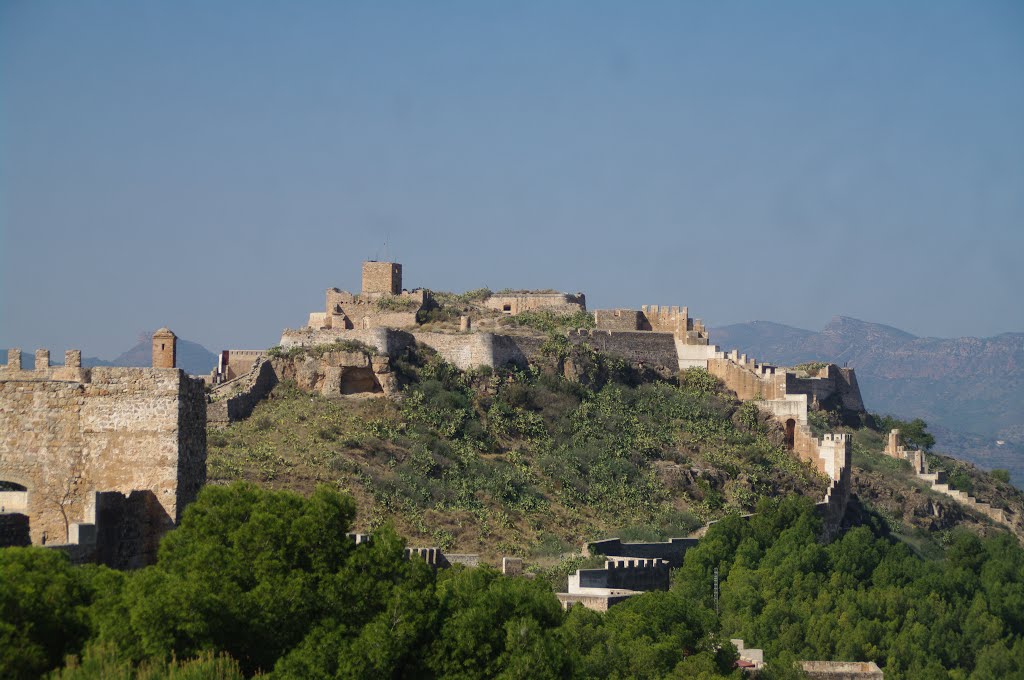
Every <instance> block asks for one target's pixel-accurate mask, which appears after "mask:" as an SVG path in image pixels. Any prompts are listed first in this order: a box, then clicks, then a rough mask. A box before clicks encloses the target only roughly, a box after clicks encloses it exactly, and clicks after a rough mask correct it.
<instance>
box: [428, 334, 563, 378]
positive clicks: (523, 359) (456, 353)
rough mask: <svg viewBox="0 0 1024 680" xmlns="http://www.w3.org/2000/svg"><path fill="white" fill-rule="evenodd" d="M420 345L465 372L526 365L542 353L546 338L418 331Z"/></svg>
mask: <svg viewBox="0 0 1024 680" xmlns="http://www.w3.org/2000/svg"><path fill="white" fill-rule="evenodd" d="M412 335H413V337H414V338H416V340H417V342H420V343H422V344H424V345H426V346H427V347H430V348H431V349H433V350H434V351H436V352H437V353H438V354H440V355H441V357H442V358H443V359H444V360H445V361H447V362H448V363H450V364H452V365H453V366H455V367H457V368H459V369H460V370H463V371H466V370H469V369H471V368H476V367H477V366H490V367H491V368H500V367H502V366H508V365H515V366H526V365H527V363H528V362H529V361H530V360H531V359H532V358H534V357H536V356H537V355H538V354H539V353H540V347H541V345H542V344H543V342H544V339H543V338H535V337H532V336H527V335H495V334H494V333H458V334H456V333H435V332H423V331H416V332H414V333H413V334H412Z"/></svg>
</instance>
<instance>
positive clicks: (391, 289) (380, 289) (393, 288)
mask: <svg viewBox="0 0 1024 680" xmlns="http://www.w3.org/2000/svg"><path fill="white" fill-rule="evenodd" d="M401 292H402V265H400V264H398V263H397V262H374V261H372V260H371V261H367V262H363V290H362V297H364V298H366V299H367V300H372V299H375V298H379V297H381V296H383V295H400V294H401Z"/></svg>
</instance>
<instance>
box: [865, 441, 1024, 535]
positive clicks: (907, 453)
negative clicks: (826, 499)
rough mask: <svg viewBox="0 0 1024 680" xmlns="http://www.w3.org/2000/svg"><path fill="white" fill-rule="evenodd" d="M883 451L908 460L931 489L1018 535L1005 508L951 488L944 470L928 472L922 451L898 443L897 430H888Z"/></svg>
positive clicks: (1016, 528)
mask: <svg viewBox="0 0 1024 680" xmlns="http://www.w3.org/2000/svg"><path fill="white" fill-rule="evenodd" d="M884 453H885V454H886V455H887V456H889V457H891V458H896V459H898V460H905V461H908V462H909V463H910V465H911V467H912V468H913V470H914V474H915V475H916V476H917V478H918V479H920V480H921V481H923V482H926V483H927V484H928V485H929V486H930V487H931V490H932V491H935V492H937V493H941V494H944V495H946V496H949V497H950V498H952V499H953V500H955V501H956V502H958V503H960V504H961V505H964V506H966V507H967V508H969V509H971V510H974V511H975V512H977V513H979V514H982V515H984V516H985V517H988V518H989V519H991V520H992V521H994V522H999V523H1000V524H1003V525H1004V526H1006V527H1008V528H1009V529H1010V530H1011V531H1013V532H1014V533H1015V534H1018V535H1020V530H1019V528H1018V527H1016V526H1015V525H1014V522H1013V521H1012V520H1011V518H1010V517H1009V516H1008V515H1007V512H1006V511H1005V510H1003V509H1002V508H996V507H993V506H992V504H991V503H985V502H983V501H979V500H978V499H977V498H975V497H974V496H971V495H969V494H968V493H967V492H966V491H960V490H958V489H955V488H953V487H952V486H951V485H950V484H949V482H948V481H947V480H946V473H945V472H944V471H942V470H936V471H935V472H929V471H928V460H927V459H926V458H925V455H924V452H923V451H919V450H914V451H912V450H910V449H908V448H906V447H905V446H903V445H902V444H901V443H900V431H899V430H892V431H890V432H889V438H888V441H887V443H886V446H885V451H884Z"/></svg>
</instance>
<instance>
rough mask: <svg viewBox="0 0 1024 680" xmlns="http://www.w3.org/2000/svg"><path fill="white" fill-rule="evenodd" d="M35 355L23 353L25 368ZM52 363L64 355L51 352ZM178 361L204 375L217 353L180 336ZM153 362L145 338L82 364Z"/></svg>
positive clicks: (2, 353)
mask: <svg viewBox="0 0 1024 680" xmlns="http://www.w3.org/2000/svg"><path fill="white" fill-rule="evenodd" d="M0 356H2V357H4V359H3V360H4V361H6V357H7V350H6V349H2V350H0ZM35 362H36V360H35V355H34V354H31V353H29V352H22V353H21V365H22V366H24V367H25V368H32V367H33V366H35ZM50 363H51V364H63V363H64V355H63V353H61V354H51V355H50ZM177 363H178V368H183V369H185V372H186V373H189V374H190V375H204V374H206V373H209V372H210V371H212V370H213V367H214V366H216V364H217V355H216V354H214V353H213V352H211V351H210V350H208V349H206V348H205V347H203V346H202V345H200V344H199V343H197V342H191V341H189V340H182V339H181V338H178V349H177ZM152 364H153V347H152V345H151V344H150V341H149V339H143V340H140V341H139V342H138V344H136V345H135V346H134V347H132V348H131V349H129V350H127V351H126V352H122V353H121V354H120V355H118V356H117V357H116V358H115V359H113V360H110V361H108V360H106V359H100V358H98V357H82V366H86V367H92V366H143V367H144V366H152Z"/></svg>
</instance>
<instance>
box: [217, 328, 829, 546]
mask: <svg viewBox="0 0 1024 680" xmlns="http://www.w3.org/2000/svg"><path fill="white" fill-rule="evenodd" d="M396 363H397V364H398V366H397V368H398V370H399V372H400V373H401V375H402V376H403V381H404V382H405V384H406V387H405V389H404V391H403V394H402V398H401V399H399V400H390V399H333V400H332V399H327V398H323V397H319V396H313V395H310V394H306V393H303V392H300V391H298V390H297V389H295V388H294V387H292V386H289V385H287V384H283V385H280V386H278V387H277V388H276V389H275V390H274V392H273V393H272V394H271V395H270V398H269V399H268V400H266V401H265V402H263V403H261V404H260V405H259V406H258V407H257V409H256V410H255V412H254V413H253V414H252V416H251V417H250V418H249V419H248V420H246V421H244V422H239V423H234V424H232V425H230V426H229V427H227V428H225V429H223V430H217V431H211V432H210V435H209V440H208V441H209V454H208V455H209V461H208V465H209V478H210V480H211V481H212V482H215V483H226V482H230V481H234V480H248V481H253V482H257V483H259V484H262V485H266V486H269V487H271V488H289V489H296V490H301V491H310V490H311V489H312V488H313V487H314V486H315V485H316V484H317V483H321V482H325V483H329V484H331V485H332V486H334V488H337V489H339V490H342V491H344V492H346V493H349V494H351V495H352V496H353V497H354V498H355V499H356V502H357V505H358V507H359V520H357V527H358V528H359V529H360V530H371V529H373V528H374V527H376V526H379V525H380V524H382V523H383V522H384V521H388V520H390V521H392V522H394V524H395V526H397V527H398V529H399V530H400V531H401V532H402V533H403V534H404V535H406V536H408V537H409V538H410V540H411V541H412V542H413V543H417V544H429V545H437V546H439V547H441V548H442V549H445V550H453V549H454V550H457V551H464V552H478V553H481V554H482V555H484V556H485V557H486V558H491V559H494V558H497V557H499V556H500V555H503V554H505V555H512V554H517V555H523V556H527V557H534V558H554V557H557V556H558V555H560V554H562V553H566V552H569V551H574V550H577V549H578V548H579V546H580V545H581V544H582V543H583V542H585V541H587V540H592V539H594V538H598V537H601V536H605V535H619V536H622V537H624V538H628V539H657V538H664V537H668V536H684V535H687V534H688V533H690V532H691V531H693V530H694V529H696V528H697V527H699V526H701V525H702V524H704V523H705V522H707V521H709V520H711V519H715V518H719V517H722V516H724V515H725V514H727V513H729V512H749V511H752V510H753V509H754V507H755V506H756V505H757V503H758V502H759V501H760V500H761V499H762V498H765V497H767V496H774V495H779V494H785V493H798V494H801V495H805V496H808V497H810V498H813V499H815V500H817V499H820V498H821V497H822V496H823V495H824V491H825V488H826V482H825V480H824V479H823V478H822V477H820V475H818V474H817V473H816V472H815V471H813V470H812V469H811V468H809V467H808V466H806V465H804V464H802V463H800V462H799V461H797V460H796V459H795V458H794V457H793V456H791V455H790V454H789V453H788V452H786V451H785V449H784V447H783V446H782V437H781V432H780V431H779V429H778V427H777V426H776V425H775V424H774V423H773V422H771V421H768V420H766V419H765V417H764V416H762V415H761V414H759V412H758V411H757V409H755V408H754V407H753V406H752V405H749V404H747V405H742V404H740V403H739V402H737V401H736V400H735V399H733V398H732V397H730V396H728V395H727V394H725V393H724V392H723V391H722V390H721V388H720V386H719V384H718V383H717V381H715V380H714V379H713V378H711V377H710V376H709V375H708V374H707V373H706V372H703V371H689V372H687V373H686V374H685V377H684V379H683V380H682V381H681V384H679V385H676V384H671V383H668V382H664V381H660V380H652V379H651V378H650V376H645V375H641V374H640V373H638V372H637V371H636V370H634V369H632V368H630V367H628V366H627V365H626V364H625V363H624V362H622V361H620V360H617V359H614V358H611V357H608V356H604V355H601V354H598V353H596V352H593V351H592V350H590V349H589V348H587V347H570V346H568V345H567V344H565V343H563V342H558V341H555V340H552V341H549V344H548V345H547V346H546V358H545V360H544V361H543V362H542V363H541V365H539V366H535V367H532V368H531V369H530V370H528V371H520V370H515V369H510V370H504V371H490V370H480V371H473V372H461V371H458V370H456V369H455V368H453V367H452V366H450V365H448V364H446V363H445V362H444V361H442V360H441V359H440V358H439V357H438V356H436V355H432V354H430V353H429V352H427V351H425V350H420V351H416V352H413V353H412V354H411V355H410V356H408V357H406V358H404V359H402V360H400V361H398V362H396Z"/></svg>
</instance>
